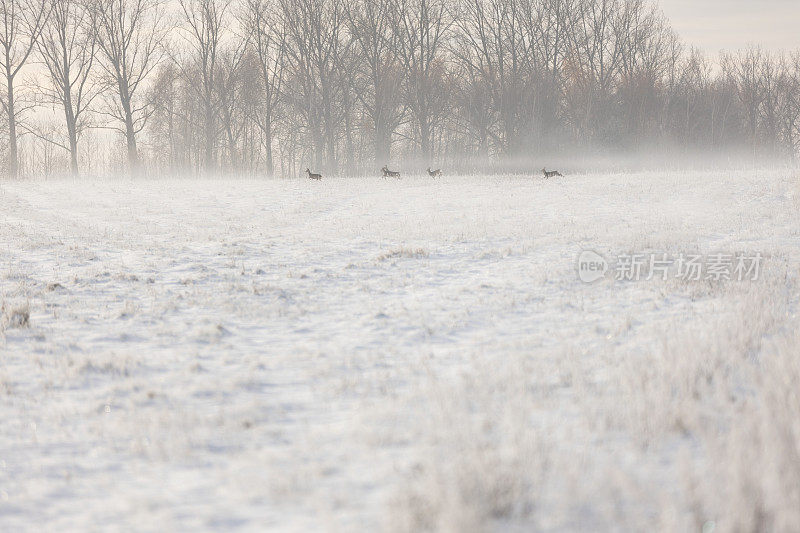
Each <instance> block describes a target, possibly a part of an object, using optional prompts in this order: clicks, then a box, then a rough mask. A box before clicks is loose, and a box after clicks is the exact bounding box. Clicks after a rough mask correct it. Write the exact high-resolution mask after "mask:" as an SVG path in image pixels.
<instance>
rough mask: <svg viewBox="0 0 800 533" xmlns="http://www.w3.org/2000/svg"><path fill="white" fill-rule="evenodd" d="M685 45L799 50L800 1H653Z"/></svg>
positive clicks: (711, 49) (714, 50)
mask: <svg viewBox="0 0 800 533" xmlns="http://www.w3.org/2000/svg"><path fill="white" fill-rule="evenodd" d="M657 1H658V2H659V4H660V5H661V9H662V10H663V11H664V13H665V14H666V15H667V17H669V19H670V21H671V22H672V27H673V28H674V29H675V31H677V32H678V34H679V35H680V36H681V37H682V38H683V40H684V42H685V43H686V44H687V45H694V46H698V47H700V48H702V49H703V50H705V51H706V52H708V53H710V54H712V55H716V53H717V52H719V51H720V50H736V49H739V48H743V47H744V46H746V45H748V44H760V45H761V46H762V47H764V48H766V49H769V50H778V49H786V50H800V0H657Z"/></svg>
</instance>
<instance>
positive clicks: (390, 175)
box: [381, 166, 400, 179]
mask: <svg viewBox="0 0 800 533" xmlns="http://www.w3.org/2000/svg"><path fill="white" fill-rule="evenodd" d="M381 172H383V177H384V178H397V179H400V173H399V172H395V171H393V170H389V169H388V168H386V167H385V166H384V167H383V168H382V169H381Z"/></svg>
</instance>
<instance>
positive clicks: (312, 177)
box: [306, 169, 322, 180]
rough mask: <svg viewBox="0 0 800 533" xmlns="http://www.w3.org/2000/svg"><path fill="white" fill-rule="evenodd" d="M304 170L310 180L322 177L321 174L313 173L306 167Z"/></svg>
mask: <svg viewBox="0 0 800 533" xmlns="http://www.w3.org/2000/svg"><path fill="white" fill-rule="evenodd" d="M306 172H308V177H309V178H311V179H312V180H321V179H322V174H314V173H313V172H311V171H310V170H309V169H306Z"/></svg>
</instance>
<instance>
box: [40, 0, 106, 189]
mask: <svg viewBox="0 0 800 533" xmlns="http://www.w3.org/2000/svg"><path fill="white" fill-rule="evenodd" d="M96 42H97V41H96V39H95V32H94V31H93V29H92V26H91V20H90V13H89V10H88V8H87V6H86V4H84V3H81V2H76V1H74V0H54V1H53V11H52V13H51V14H50V17H49V19H48V20H47V22H46V23H45V26H44V30H43V31H42V35H41V37H40V39H39V41H38V49H39V54H40V56H41V57H42V60H43V62H44V64H45V66H46V67H47V72H48V74H49V81H50V85H49V87H47V88H43V92H44V94H45V96H46V98H47V99H48V100H49V101H50V102H51V103H53V104H57V105H59V106H61V107H62V108H63V110H64V120H65V123H66V126H67V144H66V145H63V144H60V143H57V144H58V145H59V146H61V147H62V148H64V149H65V150H67V151H68V152H69V155H70V171H71V172H72V174H73V175H77V174H78V137H79V136H80V134H81V131H82V130H83V129H84V127H85V126H86V124H85V121H84V115H85V113H86V111H87V110H88V109H89V106H90V105H91V103H92V100H94V98H95V97H96V96H97V94H98V90H97V87H96V85H95V84H94V83H93V80H92V79H91V78H90V75H91V74H92V65H93V64H94V59H95V45H96Z"/></svg>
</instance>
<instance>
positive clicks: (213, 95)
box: [179, 0, 231, 171]
mask: <svg viewBox="0 0 800 533" xmlns="http://www.w3.org/2000/svg"><path fill="white" fill-rule="evenodd" d="M179 3H180V7H181V11H182V13H183V18H184V22H185V35H186V39H185V40H186V42H187V43H188V46H189V52H190V54H191V56H190V61H191V64H192V65H193V66H194V67H196V69H197V70H196V72H197V75H198V76H199V79H198V83H197V84H194V85H192V86H193V87H194V90H195V91H196V94H197V95H198V96H199V99H200V104H201V106H202V110H203V117H202V130H203V165H204V167H205V169H206V171H210V170H213V169H214V168H215V167H216V153H217V140H218V118H219V111H220V106H219V98H218V94H217V75H218V70H219V69H218V66H219V65H218V63H219V60H220V55H221V51H222V46H223V33H224V31H225V21H226V20H227V12H228V9H229V7H230V4H231V2H230V0H179Z"/></svg>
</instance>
